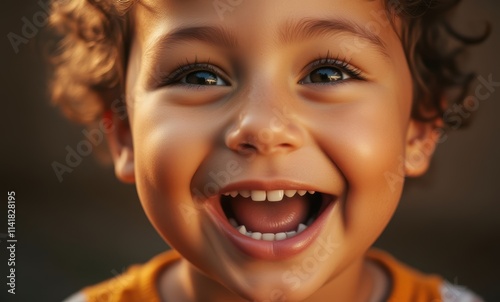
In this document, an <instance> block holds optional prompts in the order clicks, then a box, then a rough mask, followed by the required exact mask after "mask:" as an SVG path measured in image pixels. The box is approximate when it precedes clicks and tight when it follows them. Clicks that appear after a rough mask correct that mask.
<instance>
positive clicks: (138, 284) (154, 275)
mask: <svg viewBox="0 0 500 302" xmlns="http://www.w3.org/2000/svg"><path fill="white" fill-rule="evenodd" d="M179 259H180V255H179V254H178V253H177V252H175V251H168V252H165V253H162V254H160V255H157V256H156V257H154V258H153V259H151V260H149V261H148V262H146V263H145V264H141V265H133V266H131V267H130V268H128V269H127V270H126V271H125V272H124V273H122V274H120V275H117V276H115V277H113V278H111V279H109V280H106V281H103V282H101V283H98V284H96V285H92V286H89V287H86V288H84V289H83V290H81V291H80V292H78V293H76V294H74V295H72V296H70V297H68V298H67V299H66V300H64V302H93V301H100V302H114V301H117V302H118V301H123V302H125V301H160V299H159V295H158V290H157V286H156V284H157V279H158V277H159V275H160V273H161V271H162V270H163V269H164V268H165V267H166V266H168V265H169V264H172V263H174V262H175V261H176V260H179Z"/></svg>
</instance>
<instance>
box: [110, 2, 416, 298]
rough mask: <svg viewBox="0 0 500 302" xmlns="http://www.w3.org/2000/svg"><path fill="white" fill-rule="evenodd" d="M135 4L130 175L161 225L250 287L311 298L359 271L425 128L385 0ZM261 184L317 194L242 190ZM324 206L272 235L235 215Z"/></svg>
mask: <svg viewBox="0 0 500 302" xmlns="http://www.w3.org/2000/svg"><path fill="white" fill-rule="evenodd" d="M141 2H142V4H139V5H138V6H136V7H135V9H134V12H133V16H134V22H133V32H134V38H133V40H132V44H131V51H130V57H129V65H128V72H127V96H128V105H129V106H128V107H129V115H130V125H131V133H132V134H131V135H132V139H133V152H134V158H133V159H132V158H128V159H122V160H124V161H129V163H132V160H134V167H135V171H133V170H127V171H128V172H127V171H125V172H123V171H122V172H123V173H130V174H134V175H135V180H136V184H137V189H138V192H139V196H140V199H141V202H142V204H143V206H144V208H145V211H146V213H147V215H148V217H149V219H150V220H151V222H152V223H153V225H154V226H155V227H156V229H157V230H158V231H159V233H160V234H161V235H162V236H163V237H164V238H165V239H166V240H167V241H168V243H169V244H170V245H171V246H172V247H173V248H175V249H177V250H178V251H180V253H181V254H182V255H183V256H184V257H185V258H186V259H187V260H189V261H190V262H191V263H192V264H193V265H194V266H196V267H197V268H198V269H199V270H201V271H202V272H203V273H205V274H206V275H209V276H210V277H212V278H213V279H215V280H217V281H218V282H220V283H221V284H223V285H224V286H225V287H227V288H229V289H230V290H232V291H234V292H236V293H237V294H239V295H241V296H243V297H246V298H248V299H260V300H265V299H271V298H272V295H284V296H286V297H287V298H288V300H292V299H294V300H295V299H302V298H305V297H307V296H309V295H311V294H312V293H314V292H316V293H317V292H319V291H318V289H319V288H320V287H321V286H322V285H323V284H325V282H326V281H328V280H331V279H335V280H342V279H343V280H346V279H349V278H354V277H355V276H357V274H358V273H360V271H361V267H362V261H361V259H362V254H363V253H364V252H365V251H366V250H367V249H368V248H369V246H370V245H371V244H372V243H373V242H374V240H375V239H376V238H377V237H378V236H379V234H380V233H381V232H382V230H383V229H384V227H385V226H386V224H387V223H388V221H389V219H390V217H391V216H392V214H393V212H394V210H395V208H396V206H397V204H398V201H399V198H400V193H401V189H402V185H403V176H404V174H403V173H404V172H403V169H404V168H403V164H404V159H405V157H406V154H408V152H410V151H411V150H412V148H417V147H416V145H418V143H417V141H419V140H421V139H422V136H423V134H422V133H421V131H419V130H418V129H421V127H420V126H418V125H417V123H415V122H413V121H411V119H410V108H411V101H412V84H411V83H412V82H411V75H410V72H409V69H408V65H407V62H406V59H405V54H404V50H403V48H402V45H401V42H400V40H399V38H398V36H397V33H396V32H395V31H394V29H393V28H392V27H391V25H390V24H389V22H388V21H387V19H386V17H385V9H384V5H383V3H382V1H361V0H359V1H353V0H349V1H346V0H309V1H299V0H297V1H290V0H286V1H285V0H283V1H277V0H274V1H268V0H261V1H260V0H259V1H257V0H252V1H225V0H221V1H213V0H209V1H208V0H207V1H154V0H151V1H141ZM218 4H220V5H222V6H221V7H219V8H217V9H216V8H215V7H216V6H217V5H218ZM224 5H225V8H226V9H227V10H225V11H224ZM122 135H125V136H127V135H128V134H127V133H125V134H122ZM121 141H124V142H126V141H127V139H126V138H123V137H122V138H121ZM126 147H127V146H126V144H124V148H126ZM124 157H126V156H124ZM121 166H123V165H121ZM119 169H120V168H119V167H118V170H119ZM406 169H407V171H408V167H406ZM410 172H411V171H410ZM118 173H120V171H118ZM262 190H267V191H268V194H267V199H274V198H277V199H280V198H281V195H282V194H283V193H287V194H290V192H287V191H279V190H292V191H293V190H314V191H316V192H317V193H316V194H314V195H311V194H309V193H307V194H306V195H304V196H300V195H299V193H296V194H295V195H294V197H291V198H290V197H287V196H286V195H285V196H284V197H283V200H282V201H279V202H271V201H268V200H266V201H252V199H251V198H249V197H247V198H245V197H242V196H241V195H244V196H247V194H248V191H250V193H253V198H254V199H259V198H262V192H259V191H262ZM274 190H278V191H276V192H269V191H274ZM233 191H238V192H240V193H241V194H239V195H237V196H236V197H234V198H233V197H231V196H227V197H221V196H223V195H224V193H230V192H233ZM252 191H253V192H252ZM292 193H293V192H292ZM222 200H223V202H221V201H222ZM221 204H224V205H223V206H222V205H221ZM228 216H231V217H228ZM314 216H318V217H317V218H316V219H315V220H314V222H312V224H311V225H310V226H309V227H308V228H307V229H305V230H304V231H303V232H302V233H300V234H296V235H295V236H293V237H290V238H287V239H284V240H276V237H275V239H274V241H267V240H263V239H261V240H257V239H253V238H251V236H249V235H242V234H240V233H239V232H238V230H236V228H235V227H233V226H231V224H230V222H229V221H228V218H234V220H235V221H236V222H237V224H238V225H242V224H244V225H245V227H246V230H247V231H252V232H253V233H255V232H260V233H284V232H285V233H286V232H287V231H294V230H296V229H297V228H298V225H299V223H306V222H307V221H308V220H309V219H310V218H315V217H314ZM292 235H293V233H289V234H288V236H292ZM253 236H254V237H259V235H258V234H257V235H256V234H253ZM267 236H269V235H267ZM267 236H266V238H267ZM281 236H283V235H278V237H279V238H281ZM270 237H272V236H270ZM332 284H333V283H332ZM337 284H340V283H339V282H337Z"/></svg>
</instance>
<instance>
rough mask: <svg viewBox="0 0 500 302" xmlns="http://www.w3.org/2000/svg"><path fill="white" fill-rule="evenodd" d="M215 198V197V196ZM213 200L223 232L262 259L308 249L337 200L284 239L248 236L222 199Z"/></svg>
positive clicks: (213, 211)
mask: <svg viewBox="0 0 500 302" xmlns="http://www.w3.org/2000/svg"><path fill="white" fill-rule="evenodd" d="M214 199H215V198H214ZM216 199H217V200H211V202H210V206H209V207H208V209H209V213H210V216H211V218H212V220H213V221H214V223H215V224H216V225H218V226H219V229H220V230H221V231H222V233H223V234H224V235H225V236H226V237H227V238H228V239H229V240H230V241H231V242H232V243H233V244H234V245H235V246H236V247H237V248H238V249H239V250H241V251H242V252H243V253H245V254H247V255H249V256H251V257H253V258H257V259H262V260H283V259H286V258H291V257H293V256H295V255H298V254H299V253H301V252H302V251H304V250H305V249H307V248H308V247H309V246H310V245H311V244H312V243H313V242H314V241H315V240H316V238H318V236H319V234H320V231H321V229H322V228H323V226H324V225H325V224H326V221H327V219H328V217H329V216H330V214H331V212H332V211H333V208H334V206H335V204H336V201H335V200H333V201H330V202H329V204H328V206H327V207H326V208H325V209H324V210H323V211H322V213H321V214H320V215H319V217H318V218H317V219H316V220H315V221H314V222H313V223H312V224H311V225H310V226H309V227H307V229H305V230H304V231H302V232H301V233H299V234H297V235H295V236H293V237H291V238H287V239H284V240H274V241H266V240H256V239H253V238H250V237H247V236H245V235H243V234H241V233H240V232H238V230H236V229H235V228H234V227H233V226H232V225H231V224H229V221H228V220H227V218H226V215H224V212H223V210H222V207H221V205H220V201H219V200H218V198H216Z"/></svg>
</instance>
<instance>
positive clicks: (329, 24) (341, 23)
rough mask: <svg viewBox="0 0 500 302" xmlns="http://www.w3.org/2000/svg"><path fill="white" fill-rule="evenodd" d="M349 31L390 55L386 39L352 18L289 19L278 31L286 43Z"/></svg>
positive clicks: (280, 37)
mask: <svg viewBox="0 0 500 302" xmlns="http://www.w3.org/2000/svg"><path fill="white" fill-rule="evenodd" d="M342 33H347V34H351V35H354V36H356V37H358V38H361V39H363V40H364V41H365V42H367V43H369V44H370V45H372V46H373V47H375V48H376V49H377V50H378V51H379V52H380V53H382V54H383V55H384V56H386V57H389V54H388V52H387V47H386V45H385V43H384V41H383V40H382V39H381V38H380V37H379V36H378V35H376V34H374V33H373V32H371V31H370V30H368V29H367V28H366V27H363V26H361V25H360V24H358V23H356V22H353V21H351V20H346V19H343V18H340V19H301V20H298V21H288V22H286V23H285V25H284V26H283V27H281V28H280V30H279V31H278V35H279V41H280V42H281V43H284V44H289V43H294V42H298V41H301V40H304V39H308V38H312V37H322V36H329V35H335V34H342Z"/></svg>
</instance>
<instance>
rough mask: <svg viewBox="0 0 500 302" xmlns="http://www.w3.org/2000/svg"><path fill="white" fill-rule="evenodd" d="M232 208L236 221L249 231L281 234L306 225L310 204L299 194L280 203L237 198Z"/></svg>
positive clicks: (285, 198) (232, 202)
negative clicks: (302, 224) (300, 225)
mask: <svg viewBox="0 0 500 302" xmlns="http://www.w3.org/2000/svg"><path fill="white" fill-rule="evenodd" d="M231 207H232V209H233V213H234V215H235V217H234V218H235V219H236V221H238V223H239V224H240V225H245V227H246V229H247V230H248V231H252V232H261V233H279V232H288V231H295V230H297V227H298V225H299V223H301V222H302V223H304V221H305V220H306V218H307V215H308V213H309V208H310V202H309V201H308V200H307V198H305V197H302V196H299V195H297V194H296V195H295V196H293V197H291V198H289V197H284V198H283V200H282V201H278V202H269V201H253V200H251V199H250V198H244V197H241V196H237V197H235V198H232V199H231Z"/></svg>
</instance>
